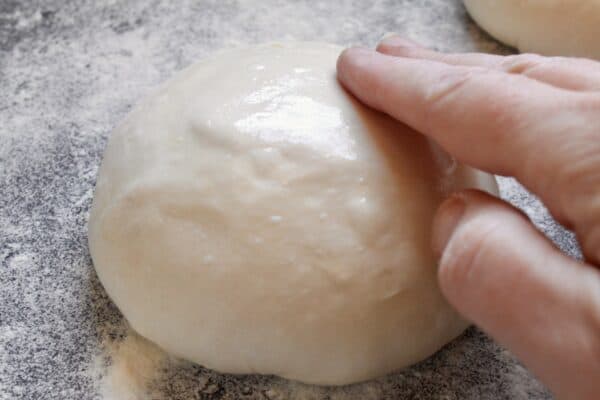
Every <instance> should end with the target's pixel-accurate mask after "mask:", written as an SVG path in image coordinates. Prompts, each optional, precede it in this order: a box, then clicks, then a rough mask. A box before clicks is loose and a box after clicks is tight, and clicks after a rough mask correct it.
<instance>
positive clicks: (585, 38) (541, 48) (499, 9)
mask: <svg viewBox="0 0 600 400" xmlns="http://www.w3.org/2000/svg"><path fill="white" fill-rule="evenodd" d="M463 1H464V3H465V6H466V7H467V10H468V11H469V14H471V16H472V17H473V19H474V20H475V21H476V22H477V23H478V24H479V25H481V27H482V28H483V29H485V30H486V31H487V32H488V33H490V34H491V35H492V36H494V37H495V38H496V39H498V40H500V41H502V42H504V43H506V44H508V45H510V46H513V47H516V48H518V49H519V50H520V51H522V52H533V53H540V54H545V55H554V56H579V57H589V58H596V59H600V0H500V1H498V0H463Z"/></svg>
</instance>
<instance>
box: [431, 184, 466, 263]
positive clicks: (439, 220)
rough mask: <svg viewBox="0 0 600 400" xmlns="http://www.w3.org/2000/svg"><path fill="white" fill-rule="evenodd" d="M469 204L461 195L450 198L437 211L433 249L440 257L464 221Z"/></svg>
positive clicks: (434, 222) (434, 223)
mask: <svg viewBox="0 0 600 400" xmlns="http://www.w3.org/2000/svg"><path fill="white" fill-rule="evenodd" d="M466 208H467V203H466V202H465V199H464V198H463V197H462V196H460V195H453V196H451V197H450V198H448V199H447V200H446V201H445V202H444V203H442V205H441V206H440V208H439V209H438V211H437V214H436V216H435V219H434V221H433V235H432V247H433V251H434V252H435V253H436V254H437V255H438V257H439V256H441V255H442V253H443V252H444V249H445V248H446V245H447V244H448V242H449V241H450V238H451V237H452V234H453V233H454V231H455V230H456V228H457V226H458V224H459V223H460V220H461V219H462V217H463V215H464V213H465V210H466Z"/></svg>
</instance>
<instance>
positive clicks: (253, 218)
mask: <svg viewBox="0 0 600 400" xmlns="http://www.w3.org/2000/svg"><path fill="white" fill-rule="evenodd" d="M340 51H341V49H340V48H339V47H337V46H333V45H327V44H319V43H284V44H269V45H262V46H257V47H251V48H247V49H242V50H235V51H230V52H226V53H222V54H220V55H218V56H216V57H214V58H212V59H210V60H207V61H203V62H200V63H198V64H195V65H193V66H191V67H189V68H188V69H186V70H185V71H183V72H182V73H180V74H178V75H177V76H176V77H175V78H174V79H172V80H171V81H169V82H167V83H166V84H165V85H164V86H162V88H160V89H159V90H158V91H157V92H156V93H155V94H154V95H152V96H151V97H150V98H149V99H147V100H146V101H144V102H143V103H142V104H141V105H140V106H139V107H137V109H135V110H134V111H133V112H132V113H131V114H130V115H129V116H128V117H127V118H126V119H125V121H124V122H123V123H122V124H121V125H120V126H119V127H118V128H117V129H116V130H115V131H114V132H113V134H112V137H111V138H110V141H109V144H108V147H107V149H106V153H105V155H104V161H103V164H102V167H101V169H100V172H99V175H98V180H97V186H96V194H95V198H94V204H93V209H92V213H91V218H90V223H89V240H90V249H91V253H92V257H93V260H94V264H95V267H96V270H97V272H98V276H99V277H100V280H101V281H102V283H103V284H104V287H105V288H106V290H107V292H108V294H109V295H110V296H111V297H112V299H113V300H114V302H115V303H116V304H117V306H118V307H119V309H120V310H121V311H122V313H123V314H124V315H125V317H126V318H127V320H128V321H129V322H130V324H131V326H132V327H133V328H134V329H135V330H136V331H137V332H139V333H140V334H141V335H143V336H145V337H146V338H148V339H150V340H151V341H153V342H155V343H156V344H158V345H159V346H161V347H162V348H164V349H166V350H167V351H169V352H171V353H174V354H175V355H177V356H180V357H183V358H186V359H189V360H192V361H195V362H197V363H200V364H202V365H204V366H207V367H209V368H213V369H215V370H218V371H221V372H229V373H261V374H276V375H280V376H283V377H287V378H291V379H296V380H300V381H304V382H310V383H317V384H334V385H337V384H346V383H351V382H356V381H361V380H365V379H368V378H372V377H375V376H378V375H381V374H384V373H387V372H390V371H392V370H395V369H398V368H402V367H404V366H407V365H409V364H412V363H414V362H417V361H419V360H422V359H424V358H425V357H427V356H429V355H431V354H432V353H434V352H435V351H437V350H438V349H439V348H440V347H442V346H443V345H444V344H445V343H447V342H448V341H450V340H451V339H453V338H454V337H456V336H457V335H459V334H460V333H461V332H462V331H463V330H464V329H465V327H466V326H467V323H466V322H465V321H464V320H462V319H461V318H459V316H458V315H457V314H456V312H455V311H453V310H452V308H450V306H449V305H448V304H447V303H446V301H444V299H443V297H442V295H441V294H440V291H439V289H438V286H437V283H436V260H435V257H434V255H433V254H432V252H431V251H430V234H431V222H432V216H433V214H434V212H435V210H436V208H437V207H438V205H439V204H440V202H441V201H442V200H443V199H444V197H446V196H447V195H448V193H449V192H452V191H454V190H457V189H460V188H465V187H476V188H482V189H485V190H488V191H490V192H495V191H496V185H495V181H494V178H493V177H492V176H490V175H487V174H483V173H481V172H478V171H475V170H473V169H470V168H466V167H464V166H461V165H457V164H456V163H455V162H454V161H453V160H452V159H451V158H449V157H448V156H447V155H446V154H445V153H444V152H442V151H441V150H440V149H439V148H438V147H436V146H435V145H433V144H432V143H430V142H428V141H427V140H426V139H425V138H424V137H423V136H421V135H419V134H416V133H415V132H413V131H411V130H410V129H409V128H407V127H406V126H404V125H402V124H400V123H398V122H396V121H394V120H392V119H391V118H389V117H387V116H385V115H383V114H380V113H378V112H375V111H373V110H371V109H369V108H366V107H365V106H363V105H361V104H359V103H358V102H357V101H356V100H355V99H353V98H352V97H351V96H350V95H349V94H348V93H346V92H345V91H344V90H343V89H342V87H341V86H340V84H339V83H338V81H337V80H336V70H335V65H336V59H337V56H338V54H339V53H340Z"/></svg>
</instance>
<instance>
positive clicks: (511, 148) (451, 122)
mask: <svg viewBox="0 0 600 400" xmlns="http://www.w3.org/2000/svg"><path fill="white" fill-rule="evenodd" d="M338 79H339V80H340V82H341V83H342V84H343V85H344V86H345V87H346V88H347V89H348V90H349V91H350V92H352V93H353V94H354V95H355V96H356V97H358V98H359V99H360V100H361V101H363V102H364V103H366V104H367V105H369V106H371V107H373V108H376V109H378V110H380V111H383V112H385V113H387V114H389V115H391V116H393V117H394V118H396V119H398V120H400V121H402V122H404V123H406V124H407V125H410V126H411V127H412V128H414V129H415V130H417V131H419V132H421V133H423V134H425V135H427V136H429V137H431V138H432V139H433V140H435V141H436V142H437V143H439V144H440V145H441V146H442V147H443V148H444V149H445V150H446V151H448V152H449V153H450V154H452V155H453V156H454V157H456V158H457V159H458V160H459V161H461V162H463V163H466V164H469V165H472V166H474V167H477V168H480V169H483V170H487V171H489V172H492V173H495V174H500V175H511V176H515V177H516V178H517V179H518V180H520V181H521V182H522V183H523V184H524V185H525V186H527V187H528V188H529V189H530V190H532V191H533V192H535V193H536V194H538V195H540V197H542V199H543V200H545V201H546V202H547V204H548V205H549V207H550V209H551V211H553V213H554V214H555V216H557V217H558V218H561V214H563V212H562V211H563V210H561V209H560V208H561V206H560V205H556V206H555V207H552V205H553V203H554V204H556V203H557V202H556V201H553V200H554V197H555V195H557V191H558V190H560V188H557V182H556V180H557V174H559V173H560V171H561V168H562V167H563V166H564V165H568V163H569V162H571V161H576V160H577V159H578V158H579V157H580V156H581V154H580V148H581V147H580V146H577V144H581V143H582V141H586V142H587V143H584V146H583V147H585V148H589V147H590V146H589V144H590V143H589V135H587V137H585V135H584V134H582V133H581V132H582V123H585V121H583V122H582V120H584V118H582V117H581V115H580V111H579V110H580V108H582V104H587V103H586V102H588V103H589V102H590V101H591V100H590V97H589V96H586V95H584V94H581V93H577V92H572V91H568V90H563V89H560V88H556V87H554V86H551V85H548V84H545V83H543V82H539V81H536V80H534V79H530V78H527V77H525V76H522V75H517V74H508V73H504V72H501V71H497V70H492V69H487V68H483V67H476V66H464V65H448V64H445V63H441V62H437V61H435V60H426V59H411V58H404V57H393V56H388V55H384V54H380V53H377V52H375V51H371V50H366V49H359V48H353V49H348V50H345V51H344V52H343V53H342V54H341V55H340V58H339V60H338ZM592 100H594V99H592ZM596 100H597V99H595V100H594V101H596ZM587 106H589V104H587ZM587 106H586V107H583V108H587V109H590V107H587ZM567 135H568V137H566V136H567ZM596 150H597V149H596ZM563 189H564V188H563ZM558 203H560V202H558ZM553 208H554V210H553ZM557 214H558V215H557Z"/></svg>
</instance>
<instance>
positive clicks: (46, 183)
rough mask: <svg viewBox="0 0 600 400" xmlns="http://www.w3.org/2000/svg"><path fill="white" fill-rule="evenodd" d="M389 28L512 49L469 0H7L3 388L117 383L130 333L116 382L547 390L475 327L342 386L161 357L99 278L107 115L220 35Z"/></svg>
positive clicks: (75, 394)
mask: <svg viewBox="0 0 600 400" xmlns="http://www.w3.org/2000/svg"><path fill="white" fill-rule="evenodd" d="M388 31H395V32H399V33H403V34H405V35H407V36H409V37H411V38H413V39H416V40H419V41H421V42H423V43H424V44H427V45H431V46H434V47H436V48H438V49H441V50H454V51H473V50H477V51H489V52H497V53H498V52H500V53H502V52H508V51H509V50H508V49H505V48H502V47H501V46H499V45H498V44H496V43H495V42H494V41H492V40H491V39H490V38H489V37H488V36H486V35H485V34H483V33H482V32H481V31H480V30H479V29H478V28H477V27H476V26H474V25H473V23H472V22H471V21H470V20H469V18H468V17H467V15H466V13H465V10H464V9H463V7H462V6H461V4H460V2H459V1H458V0H388V1H381V0H378V1H335V2H334V1H315V0H304V1H277V0H268V1H250V0H238V1H234V0H214V1H192V0H182V1H166V0H165V1H157V0H147V1H146V0H129V1H125V0H122V1H117V0H105V1H93V0H86V1H84V0H45V1H44V0H0V94H1V95H0V263H1V264H0V400H7V399H11V400H12V399H107V398H109V397H110V395H107V393H108V392H106V390H104V389H105V388H104V386H103V382H104V380H105V379H106V376H107V375H110V371H111V368H112V367H114V365H116V364H118V363H119V362H122V361H123V360H124V359H126V357H125V356H123V354H122V353H123V351H124V350H123V349H128V350H127V351H129V353H128V354H129V355H128V357H129V359H128V360H129V361H127V362H129V363H130V364H127V365H128V367H127V368H129V369H130V370H132V371H135V373H136V374H138V375H135V374H134V376H133V378H131V377H130V378H131V380H132V382H133V381H135V382H133V383H131V382H129V383H130V384H131V385H133V386H135V385H134V384H136V385H137V386H136V387H137V389H135V388H134V389H135V390H133V391H132V392H131V393H129V394H127V395H123V396H113V397H115V398H116V397H119V398H126V399H136V400H137V399H145V398H152V399H237V398H243V399H271V400H274V399H285V398H303V399H314V400H317V399H338V398H339V399H343V398H353V399H355V398H356V399H358V398H360V399H447V400H450V399H549V398H550V394H549V393H548V391H547V390H546V389H545V388H544V387H543V386H542V385H541V384H540V383H538V382H537V381H536V380H535V379H534V378H533V377H532V376H531V375H530V374H529V373H528V372H527V371H526V370H525V369H524V368H523V367H522V366H521V365H520V364H519V363H518V362H517V361H516V360H515V359H514V357H513V356H512V355H511V354H510V353H509V352H507V351H506V350H504V349H502V348H501V347H499V346H498V345H496V344H495V343H493V342H492V341H491V340H490V339H489V338H488V337H487V336H486V335H485V334H483V333H482V332H480V331H479V330H477V329H475V328H471V329H469V330H468V331H467V332H466V334H465V335H463V336H462V337H460V338H459V339H457V340H455V341H454V342H452V343H451V344H450V345H448V346H447V347H446V348H445V349H443V350H442V351H440V352H439V353H438V354H436V355H435V356H433V357H432V358H430V359H429V360H426V361H424V362H422V363H420V364H419V365H417V366H415V367H413V368H410V369H408V370H405V371H403V372H399V373H396V374H391V375H389V376H387V377H383V378H380V379H378V380H375V381H372V382H368V383H365V384H360V385H355V386H351V387H346V388H336V389H330V388H314V387H308V386H305V385H300V384H296V383H291V382H287V381H285V380H283V379H279V378H275V377H257V376H250V377H236V376H228V375H220V374H217V373H215V372H212V371H208V370H205V369H203V368H201V367H199V366H195V365H192V364H189V363H185V362H180V361H177V360H172V359H162V358H161V357H162V356H158V358H160V359H161V360H162V361H160V362H159V363H154V364H152V363H153V362H154V359H152V354H157V353H152V351H150V353H148V352H145V351H142V350H140V349H141V348H144V346H146V347H147V346H150V345H148V344H146V343H144V342H143V341H140V340H136V341H133V342H131V337H130V336H131V335H130V334H129V333H128V329H127V327H126V324H125V323H124V321H123V318H122V317H121V315H120V314H119V312H118V311H117V309H116V308H115V306H114V305H112V303H111V302H110V300H109V299H108V298H107V296H106V294H105V292H104V290H103V289H102V287H101V285H100V284H99V282H98V279H97V278H96V275H95V273H94V270H93V267H92V263H91V260H90V256H89V252H88V247H87V236H86V235H87V230H86V222H87V218H88V211H89V207H90V204H91V200H92V194H93V187H94V181H95V176H96V172H97V168H98V164H99V163H100V160H101V155H102V151H103V149H104V146H105V144H106V141H107V137H108V135H109V133H110V131H111V129H112V128H113V127H114V126H115V124H116V123H117V122H118V121H119V120H120V119H121V118H122V117H123V116H124V115H125V114H126V113H127V111H128V110H129V109H130V108H131V107H132V105H133V104H134V103H135V102H136V101H137V100H138V99H140V97H142V96H143V95H144V94H146V93H147V92H148V91H149V90H150V89H151V88H152V87H153V86H154V85H156V84H157V83H159V82H161V81H162V80H164V79H165V78H167V77H169V76H170V75H172V74H173V73H174V72H175V71H177V70H179V69H181V68H183V67H184V66H186V65H188V64H190V63H192V62H193V61H195V60H198V59H200V58H203V57H206V56H207V55H209V54H210V53H212V52H214V51H216V50H217V49H220V48H223V47H232V46H237V45H242V44H244V43H256V42H262V41H269V40H278V39H299V40H324V41H330V42H336V43H339V44H342V45H348V44H363V45H373V44H374V43H376V41H377V39H378V38H379V37H380V36H381V35H382V34H383V33H385V32H388ZM501 188H502V195H503V197H504V198H506V199H509V200H510V201H512V202H513V203H515V204H517V205H518V206H520V207H521V208H523V209H524V210H525V211H526V212H528V213H529V214H530V216H532V218H533V219H534V221H535V222H536V223H537V224H538V226H539V227H540V228H541V229H542V230H544V231H545V232H546V233H547V234H548V235H550V236H551V237H552V238H553V239H554V240H555V241H556V242H557V243H559V245H560V246H561V247H562V248H563V249H565V250H566V251H569V252H576V246H575V243H574V241H573V238H572V236H571V235H569V234H568V233H566V232H564V231H563V230H562V229H561V228H560V227H559V226H557V225H556V224H555V223H554V222H553V221H552V220H551V219H550V218H549V217H548V216H547V213H546V212H545V210H544V209H543V208H542V207H541V206H540V204H539V203H538V202H537V200H536V199H535V198H533V197H532V196H531V195H529V194H528V193H526V192H525V191H524V190H523V189H522V188H521V187H520V186H519V185H518V184H517V183H515V182H514V181H512V180H510V179H502V180H501ZM128 340H129V342H128ZM122 343H129V347H125V346H120V344H122ZM119 346H120V347H119ZM115 349H117V350H115ZM119 349H120V350H119ZM119 351H120V353H119ZM138 354H143V355H144V357H146V358H144V360H141V361H140V360H137V359H136V357H137V355H138ZM148 354H150V356H149V355H148ZM124 357H125V358H124ZM132 357H133V359H132ZM132 360H133V361H132ZM142 361H144V362H146V361H147V362H146V364H148V363H150V364H152V365H158V366H159V368H158V369H157V370H153V371H151V372H148V371H150V370H149V369H148V368H146V366H147V365H146V364H143V362H142ZM131 363H132V364H131ZM139 363H142V364H139ZM127 368H125V369H127ZM146 372H147V375H148V376H141V375H143V374H144V373H146ZM140 376H141V377H140ZM141 381H143V385H142V386H143V388H142V389H140V387H141V386H140V382H141ZM131 385H130V386H131Z"/></svg>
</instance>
